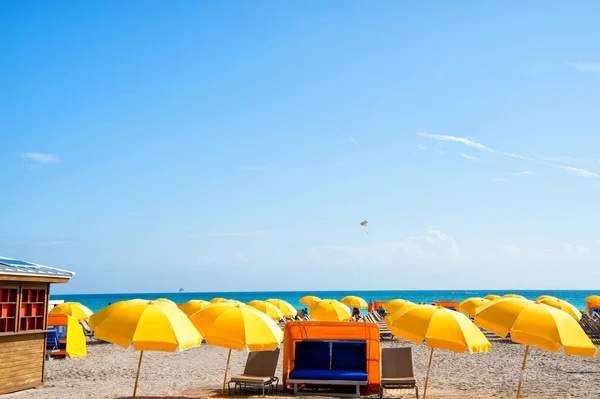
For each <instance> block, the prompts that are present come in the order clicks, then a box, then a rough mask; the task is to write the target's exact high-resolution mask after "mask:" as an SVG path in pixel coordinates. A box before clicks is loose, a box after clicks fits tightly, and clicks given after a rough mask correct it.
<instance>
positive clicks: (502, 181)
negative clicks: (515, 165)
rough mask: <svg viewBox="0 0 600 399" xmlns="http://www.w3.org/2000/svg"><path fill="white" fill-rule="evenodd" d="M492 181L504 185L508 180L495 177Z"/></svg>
mask: <svg viewBox="0 0 600 399" xmlns="http://www.w3.org/2000/svg"><path fill="white" fill-rule="evenodd" d="M492 181H495V182H496V183H504V182H505V181H506V179H505V178H504V177H494V178H493V179H492Z"/></svg>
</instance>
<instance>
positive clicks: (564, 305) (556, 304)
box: [536, 297, 582, 321]
mask: <svg viewBox="0 0 600 399" xmlns="http://www.w3.org/2000/svg"><path fill="white" fill-rule="evenodd" d="M536 303H541V304H544V305H548V306H552V307H553V308H556V309H560V310H562V311H563V312H566V313H567V314H568V315H569V316H571V317H572V318H574V319H575V320H577V321H579V320H581V316H582V314H581V312H580V311H579V309H577V308H576V307H575V306H574V305H572V304H570V303H569V302H567V301H563V300H562V299H557V298H553V297H548V298H544V299H540V300H537V301H536Z"/></svg>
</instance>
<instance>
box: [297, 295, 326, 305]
mask: <svg viewBox="0 0 600 399" xmlns="http://www.w3.org/2000/svg"><path fill="white" fill-rule="evenodd" d="M320 300H321V298H319V297H318V296H312V295H307V296H303V297H302V298H300V300H299V301H298V302H300V303H301V304H303V305H306V306H312V304H313V303H315V302H319V301H320Z"/></svg>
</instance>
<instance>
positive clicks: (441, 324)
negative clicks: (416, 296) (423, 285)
mask: <svg viewBox="0 0 600 399" xmlns="http://www.w3.org/2000/svg"><path fill="white" fill-rule="evenodd" d="M385 322H386V325H387V326H388V327H389V329H390V330H391V331H392V334H394V335H397V336H399V337H402V338H405V339H408V340H409V341H412V342H415V343H417V344H421V343H423V342H425V345H426V346H428V347H430V348H431V352H430V354H429V367H428V368H427V378H426V379H425V391H424V392H423V399H425V398H427V385H428V382H429V372H430V370H431V363H432V361H433V350H434V349H435V348H439V349H446V350H450V351H453V352H459V353H463V352H465V351H467V350H468V351H469V352H470V353H474V352H488V351H489V350H490V348H491V344H490V341H488V339H487V338H486V337H485V335H483V333H482V332H481V330H480V329H479V328H477V326H475V324H473V323H472V322H471V320H469V318H468V317H467V316H465V315H464V314H462V313H459V312H456V311H454V310H450V309H447V308H443V307H441V306H432V305H412V306H405V307H403V308H402V309H399V310H397V311H396V312H394V313H392V314H390V315H388V316H387V317H386V319H385Z"/></svg>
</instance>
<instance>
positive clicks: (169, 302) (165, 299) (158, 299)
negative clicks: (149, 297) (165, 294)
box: [152, 298, 177, 306]
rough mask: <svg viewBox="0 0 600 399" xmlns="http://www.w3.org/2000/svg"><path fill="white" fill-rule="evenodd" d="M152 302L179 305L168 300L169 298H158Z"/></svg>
mask: <svg viewBox="0 0 600 399" xmlns="http://www.w3.org/2000/svg"><path fill="white" fill-rule="evenodd" d="M152 302H162V303H166V304H167V305H171V306H177V304H176V303H175V302H173V301H172V300H170V299H167V298H157V299H155V300H154V301H152Z"/></svg>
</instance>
